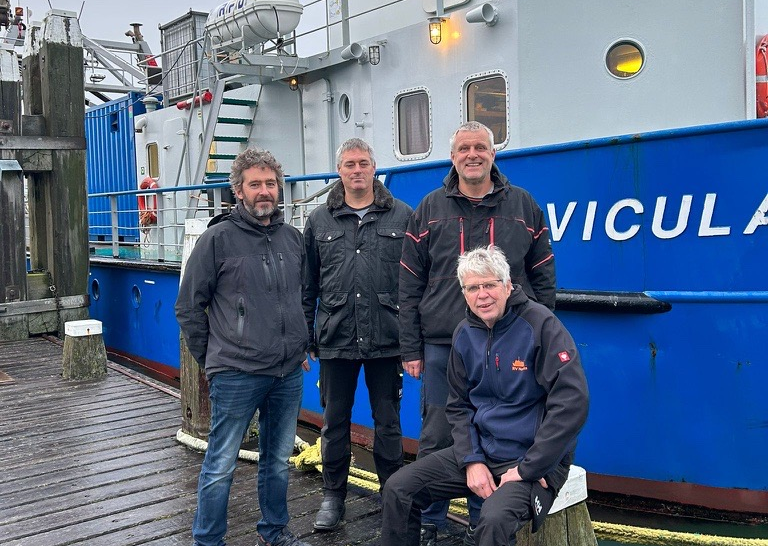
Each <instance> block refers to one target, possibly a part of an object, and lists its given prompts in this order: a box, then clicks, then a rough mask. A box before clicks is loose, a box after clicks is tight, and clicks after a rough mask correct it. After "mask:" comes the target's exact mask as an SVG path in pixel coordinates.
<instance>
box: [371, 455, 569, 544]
mask: <svg viewBox="0 0 768 546" xmlns="http://www.w3.org/2000/svg"><path fill="white" fill-rule="evenodd" d="M548 476H550V475H548ZM551 476H552V477H553V481H556V482H558V483H556V484H554V485H555V487H556V490H559V489H560V487H562V485H563V483H565V480H566V479H567V477H568V466H567V465H560V466H559V467H558V468H557V470H556V471H555V472H553V473H552V474H551ZM496 478H497V483H498V478H500V475H499V476H496ZM548 479H549V478H548ZM531 485H532V483H531V482H508V483H505V484H504V485H503V486H501V487H499V488H498V489H497V490H496V491H494V492H493V493H492V494H491V496H490V497H488V498H487V499H485V501H484V502H483V505H482V509H481V511H480V518H479V520H478V522H477V528H476V529H475V545H476V546H503V545H505V544H507V545H509V546H514V544H515V543H516V539H515V535H516V533H517V532H518V531H519V530H520V529H521V528H522V527H523V525H525V523H526V522H527V521H528V520H530V519H531ZM470 493H471V491H470V489H469V487H467V476H466V472H465V471H464V470H463V469H460V468H459V465H458V463H457V462H456V456H455V454H454V452H453V447H448V448H446V449H442V450H440V451H436V452H435V453H432V454H431V455H429V456H427V457H424V458H422V459H418V460H416V461H414V462H413V463H411V464H409V465H406V466H405V467H404V468H403V469H402V470H400V471H399V472H398V473H397V474H395V475H394V476H392V477H391V478H390V479H389V481H388V482H387V485H386V487H384V491H383V492H382V512H381V521H382V529H381V546H417V545H418V544H419V530H420V528H421V522H420V516H421V510H422V509H424V508H426V507H427V506H429V505H430V504H432V503H435V502H438V501H445V500H449V499H454V498H457V497H464V496H467V495H469V494H470Z"/></svg>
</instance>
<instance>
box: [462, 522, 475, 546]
mask: <svg viewBox="0 0 768 546" xmlns="http://www.w3.org/2000/svg"><path fill="white" fill-rule="evenodd" d="M475 527H477V526H476V525H467V531H466V532H465V533H464V540H463V541H462V542H461V544H462V546H475Z"/></svg>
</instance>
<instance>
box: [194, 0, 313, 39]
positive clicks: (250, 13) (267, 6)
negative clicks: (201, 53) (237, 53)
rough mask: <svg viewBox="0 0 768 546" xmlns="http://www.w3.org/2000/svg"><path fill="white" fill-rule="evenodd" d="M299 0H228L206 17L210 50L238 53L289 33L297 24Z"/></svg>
mask: <svg viewBox="0 0 768 546" xmlns="http://www.w3.org/2000/svg"><path fill="white" fill-rule="evenodd" d="M303 11H304V8H303V6H302V5H301V2H300V0H230V1H229V2H225V3H223V4H221V5H220V6H219V7H217V8H216V9H214V10H212V11H211V12H210V13H209V14H208V19H207V20H206V21H205V30H206V31H208V33H209V34H210V36H211V41H212V42H213V45H214V47H217V48H222V49H231V50H239V49H242V48H249V47H253V46H256V45H259V44H261V43H263V42H266V41H267V40H272V39H275V38H278V37H280V36H285V35H286V34H290V33H291V32H293V31H294V30H296V27H297V26H298V25H299V19H301V14H302V13H303Z"/></svg>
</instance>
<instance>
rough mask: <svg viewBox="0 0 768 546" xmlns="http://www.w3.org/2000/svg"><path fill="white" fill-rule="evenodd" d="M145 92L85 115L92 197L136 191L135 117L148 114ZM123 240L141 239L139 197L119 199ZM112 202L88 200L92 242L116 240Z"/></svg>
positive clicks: (131, 94) (132, 93) (89, 183)
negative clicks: (107, 193) (143, 101)
mask: <svg viewBox="0 0 768 546" xmlns="http://www.w3.org/2000/svg"><path fill="white" fill-rule="evenodd" d="M143 97H144V95H143V94H141V93H136V92H131V93H129V94H128V95H126V96H125V97H122V98H120V99H116V100H113V101H110V102H107V103H104V104H100V105H98V106H94V107H93V108H89V109H88V111H86V113H85V138H86V140H87V144H86V176H87V180H88V194H92V193H105V192H116V191H126V190H136V189H138V187H139V181H138V180H137V179H136V141H135V137H134V133H135V131H134V116H137V115H141V114H143V113H145V112H146V108H145V107H144V103H142V102H141V99H142V98H143ZM117 201H118V203H117V209H118V210H120V211H126V212H119V213H118V219H117V222H118V237H119V240H120V241H125V242H137V241H138V240H139V236H140V232H139V229H138V228H139V214H138V202H137V199H136V196H135V195H121V196H119V197H118V198H117ZM109 211H110V207H109V199H108V198H106V197H97V198H89V199H88V225H89V226H90V227H89V230H88V239H89V241H104V242H111V241H112V228H111V216H110V214H109Z"/></svg>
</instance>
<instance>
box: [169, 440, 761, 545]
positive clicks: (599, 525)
mask: <svg viewBox="0 0 768 546" xmlns="http://www.w3.org/2000/svg"><path fill="white" fill-rule="evenodd" d="M176 439H177V440H178V441H179V442H180V443H182V444H184V445H186V446H188V447H190V448H192V449H195V450H197V451H205V450H206V448H207V447H208V442H205V441H204V440H200V439H198V438H195V437H193V436H190V435H189V434H186V433H185V432H182V431H181V429H179V431H178V432H177V433H176ZM294 445H295V447H296V449H297V450H298V451H299V453H298V454H297V455H294V456H293V457H291V458H290V459H289V461H290V463H291V464H293V465H294V466H296V468H297V469H299V470H301V471H304V472H308V471H312V470H316V471H318V472H322V470H323V465H322V456H321V452H320V438H318V439H317V441H316V442H315V443H314V444H312V445H311V444H309V443H307V442H305V441H304V440H302V439H301V438H300V437H298V436H296V442H295V444H294ZM238 457H239V458H241V459H244V460H247V461H251V462H258V461H259V454H258V453H257V452H255V451H248V450H245V449H241V450H240V453H239V454H238ZM348 481H349V483H351V484H353V485H356V486H357V487H361V488H363V489H368V490H369V491H378V490H379V479H378V477H377V476H376V474H374V473H373V472H368V471H366V470H362V469H360V468H356V467H354V466H350V468H349V479H348ZM450 511H451V512H452V513H453V514H458V515H462V516H464V517H467V516H468V514H469V513H468V510H467V501H466V499H454V500H452V501H451V508H450ZM592 528H593V529H594V531H595V535H596V536H597V538H599V539H601V540H613V541H614V542H621V543H623V544H638V543H642V544H647V545H648V546H768V540H766V539H761V538H736V537H722V536H716V535H702V534H698V533H681V532H676V531H665V530H663V529H647V528H645V527H633V526H630V525H620V524H617V523H605V522H601V521H593V522H592Z"/></svg>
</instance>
